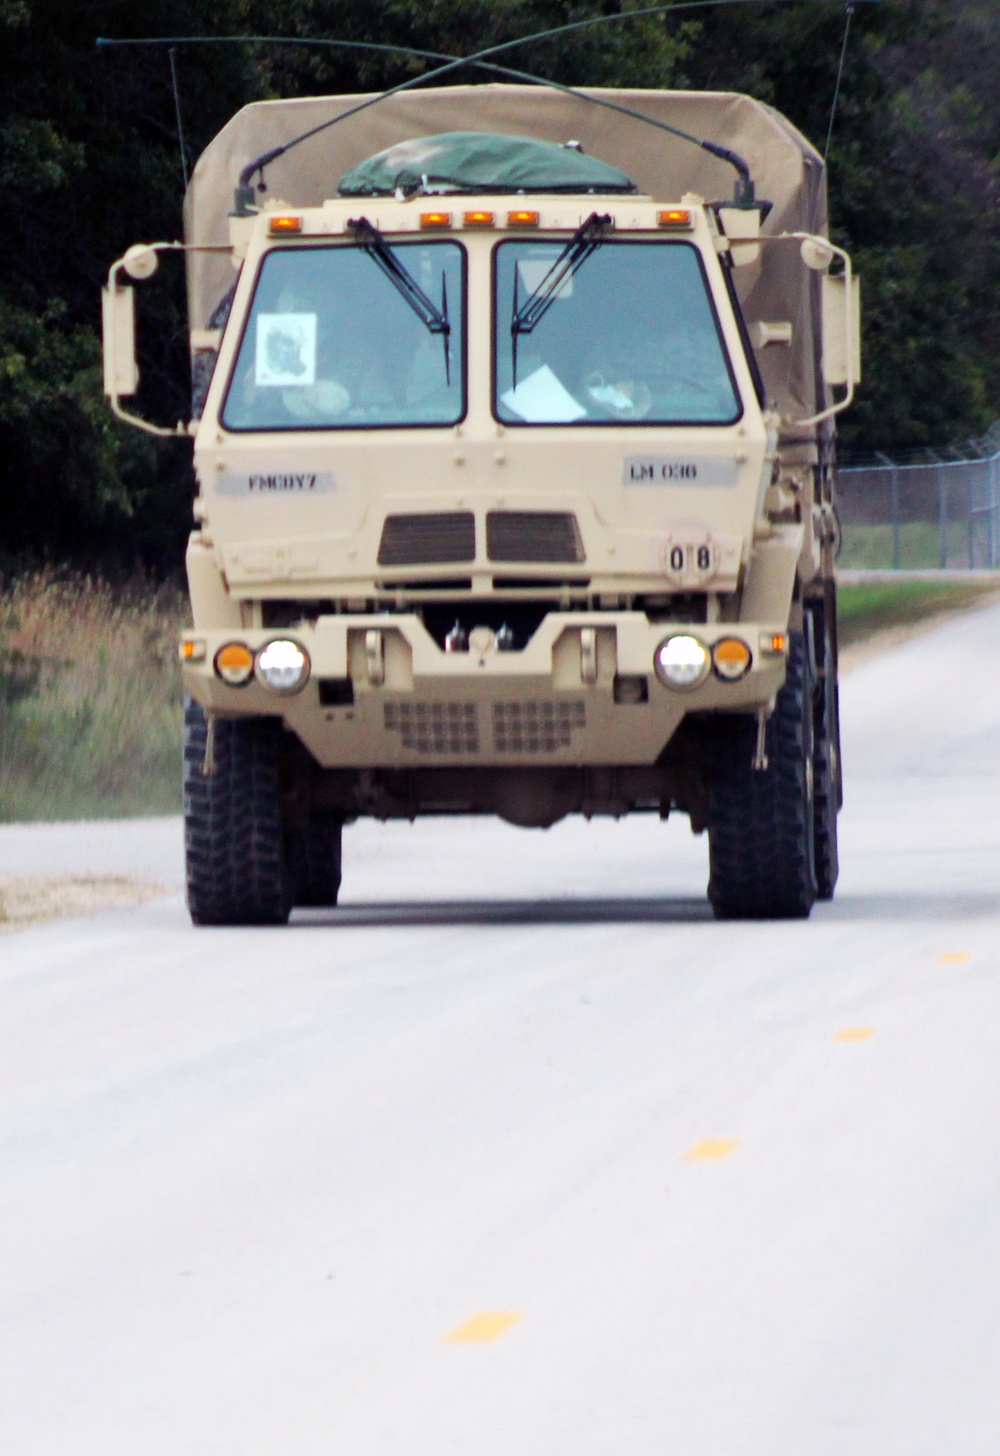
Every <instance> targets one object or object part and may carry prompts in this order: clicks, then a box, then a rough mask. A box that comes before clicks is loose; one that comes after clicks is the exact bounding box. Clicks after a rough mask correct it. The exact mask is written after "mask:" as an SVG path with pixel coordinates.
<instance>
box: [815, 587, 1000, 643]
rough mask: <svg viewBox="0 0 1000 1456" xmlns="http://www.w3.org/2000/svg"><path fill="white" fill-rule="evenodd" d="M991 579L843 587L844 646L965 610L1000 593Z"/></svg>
mask: <svg viewBox="0 0 1000 1456" xmlns="http://www.w3.org/2000/svg"><path fill="white" fill-rule="evenodd" d="M997 592H998V588H997V587H995V586H992V585H990V584H989V583H988V582H961V581H941V582H937V581H899V582H871V583H865V584H859V585H857V586H840V587H839V588H838V590H837V623H838V628H839V632H840V642H841V645H842V646H845V647H846V646H849V645H850V644H851V643H854V642H864V641H866V640H867V639H868V638H870V637H873V636H874V635H875V633H876V632H880V631H882V630H884V629H885V628H887V627H909V626H913V625H914V624H915V623H917V622H920V621H923V620H925V619H926V618H928V617H937V616H940V615H942V614H943V613H945V612H964V611H969V610H971V609H972V608H973V607H978V606H981V605H983V604H984V603H985V602H986V601H988V600H989V599H990V598H991V597H995V596H996V595H997Z"/></svg>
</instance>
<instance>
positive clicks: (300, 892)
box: [289, 814, 343, 910]
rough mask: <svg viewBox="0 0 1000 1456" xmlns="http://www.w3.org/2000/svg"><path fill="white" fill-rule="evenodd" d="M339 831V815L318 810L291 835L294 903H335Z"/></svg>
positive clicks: (323, 906) (326, 905)
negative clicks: (303, 826)
mask: <svg viewBox="0 0 1000 1456" xmlns="http://www.w3.org/2000/svg"><path fill="white" fill-rule="evenodd" d="M342 833H343V824H342V822H341V820H340V819H337V818H335V817H334V816H333V815H330V814H318V815H314V816H313V817H312V818H311V819H310V820H309V822H308V824H307V825H306V827H305V828H304V829H303V830H302V831H301V832H300V833H299V834H297V835H295V837H294V838H293V839H292V841H291V843H290V846H289V849H290V857H291V861H292V876H293V894H294V898H295V903H296V905H301V906H303V907H310V908H313V909H323V910H327V909H330V908H331V907H332V906H334V905H336V903H337V896H338V895H339V893H340V866H341V836H342Z"/></svg>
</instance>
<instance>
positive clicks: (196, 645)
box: [180, 637, 205, 662]
mask: <svg viewBox="0 0 1000 1456" xmlns="http://www.w3.org/2000/svg"><path fill="white" fill-rule="evenodd" d="M180 659H181V662H204V661H205V644H204V642H201V641H200V640H199V639H198V638H197V637H185V638H184V641H183V642H182V643H181V645H180Z"/></svg>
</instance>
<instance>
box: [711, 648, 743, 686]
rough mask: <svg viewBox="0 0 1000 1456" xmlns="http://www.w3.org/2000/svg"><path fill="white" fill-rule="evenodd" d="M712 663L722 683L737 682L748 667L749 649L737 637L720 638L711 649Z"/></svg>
mask: <svg viewBox="0 0 1000 1456" xmlns="http://www.w3.org/2000/svg"><path fill="white" fill-rule="evenodd" d="M712 662H713V663H714V665H715V671H716V673H717V674H718V676H719V677H721V678H722V680H723V681H724V682H739V680H740V678H741V677H742V676H743V674H744V673H745V672H746V671H747V669H748V668H749V666H750V649H749V647H748V646H747V645H746V643H745V642H741V641H740V639H739V638H738V637H722V638H720V640H719V641H718V642H716V644H715V646H714V647H713V648H712Z"/></svg>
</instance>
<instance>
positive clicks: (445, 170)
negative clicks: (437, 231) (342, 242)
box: [337, 131, 637, 197]
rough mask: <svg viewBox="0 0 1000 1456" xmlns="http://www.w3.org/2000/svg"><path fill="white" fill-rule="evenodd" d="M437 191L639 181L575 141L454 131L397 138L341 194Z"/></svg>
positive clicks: (582, 188) (630, 188) (613, 187)
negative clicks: (589, 153)
mask: <svg viewBox="0 0 1000 1456" xmlns="http://www.w3.org/2000/svg"><path fill="white" fill-rule="evenodd" d="M421 189H424V190H426V189H431V190H433V191H435V192H437V191H446V192H571V193H577V192H635V191H636V190H637V188H636V186H635V183H634V182H632V181H631V180H630V179H629V178H628V177H626V176H625V173H624V172H619V171H618V169H617V167H609V166H608V164H607V162H601V161H599V160H598V158H596V157H588V156H587V155H586V154H585V153H584V152H582V151H580V150H578V148H576V147H573V146H561V147H560V146H557V145H556V144H555V143H554V142H546V141H536V140H533V139H532V138H531V137H519V136H500V135H497V134H496V133H495V132H481V131H450V132H445V133H443V134H442V135H440V136H430V137H415V138H414V139H413V140H412V141H406V142H398V143H397V144H396V146H393V147H388V148H387V149H386V150H385V151H384V152H379V153H378V154H377V155H376V156H374V157H369V158H368V160H367V161H365V162H362V163H361V164H360V166H357V167H354V168H353V169H352V170H351V171H350V172H348V173H346V174H345V176H343V177H342V178H341V180H340V186H339V188H338V189H337V190H338V192H339V193H340V196H341V197H385V196H389V195H392V194H393V193H395V192H397V191H402V192H403V193H404V194H406V195H409V194H411V193H413V192H418V191H420V190H421Z"/></svg>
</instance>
